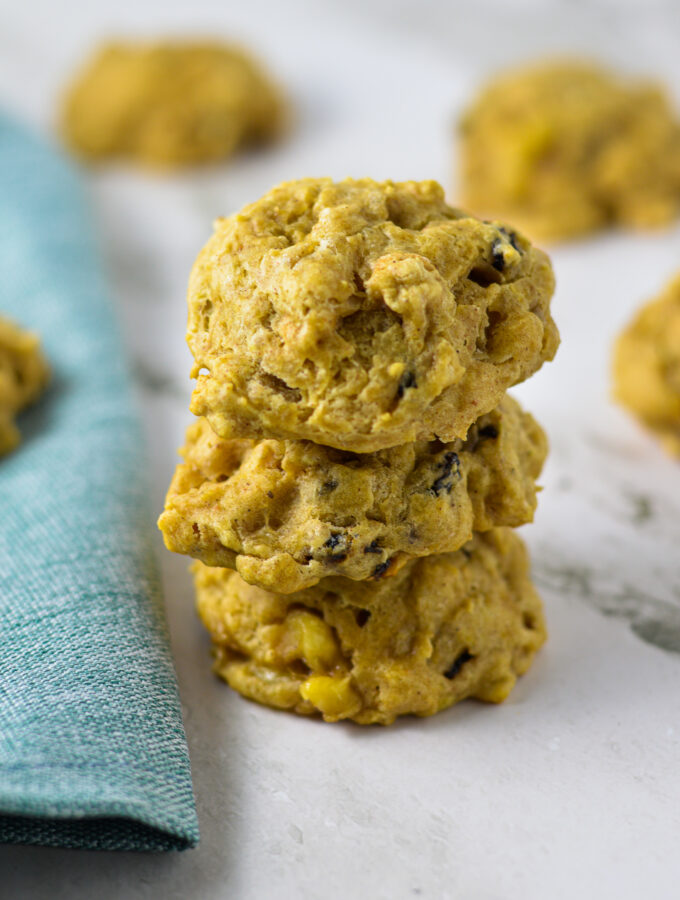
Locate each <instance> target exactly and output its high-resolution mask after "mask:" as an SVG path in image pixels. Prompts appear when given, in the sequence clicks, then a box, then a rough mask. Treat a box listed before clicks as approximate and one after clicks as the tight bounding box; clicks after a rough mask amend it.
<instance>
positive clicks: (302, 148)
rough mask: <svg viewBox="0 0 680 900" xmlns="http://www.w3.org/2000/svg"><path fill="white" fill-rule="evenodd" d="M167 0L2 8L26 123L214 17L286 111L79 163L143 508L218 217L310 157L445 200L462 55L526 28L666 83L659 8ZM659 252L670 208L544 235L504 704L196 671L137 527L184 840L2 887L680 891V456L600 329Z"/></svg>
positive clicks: (486, 49) (188, 628)
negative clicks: (406, 181)
mask: <svg viewBox="0 0 680 900" xmlns="http://www.w3.org/2000/svg"><path fill="white" fill-rule="evenodd" d="M187 6H188V5H186V4H185V5H183V6H180V4H173V3H171V2H165V3H161V2H159V0H154V2H149V3H144V4H142V3H136V4H135V3H132V2H130V0H125V2H118V3H116V4H115V7H114V5H113V4H111V5H109V6H108V7H107V6H105V5H103V4H92V3H89V4H86V3H84V2H74V3H71V4H65V5H64V8H63V9H62V8H60V10H59V12H57V8H56V6H55V4H53V3H48V2H43V3H29V4H25V5H24V6H20V5H17V4H13V5H12V6H11V8H10V5H9V3H7V2H4V3H3V4H2V5H0V101H1V102H2V104H3V105H5V106H6V107H9V108H11V109H14V110H15V111H17V112H19V113H20V114H21V115H23V116H24V117H26V118H27V119H29V120H31V121H33V122H34V123H35V124H37V125H38V127H40V128H42V129H45V130H47V129H48V128H49V127H50V122H51V118H52V115H53V109H54V104H55V98H56V96H57V94H58V89H59V86H60V85H61V84H62V82H63V79H64V78H65V77H66V75H67V73H68V72H69V71H70V69H71V68H72V67H73V65H74V63H76V62H77V60H78V58H79V57H80V56H81V55H82V54H83V53H84V52H85V51H86V50H87V49H88V47H89V46H90V45H91V44H92V42H93V41H94V40H95V38H96V37H97V36H99V35H102V34H107V33H111V32H117V33H119V34H128V33H144V34H156V33H162V32H169V31H182V30H187V29H189V30H190V31H192V32H194V33H195V32H199V33H200V32H204V33H205V32H215V31H217V32H220V33H223V34H225V35H236V36H238V37H241V38H242V39H244V40H246V41H248V42H249V43H250V44H252V45H253V46H254V47H255V48H257V49H259V50H260V51H261V52H262V53H263V54H264V55H265V56H267V57H268V58H269V60H270V65H271V67H272V69H273V70H275V71H276V72H278V73H279V74H280V76H281V77H282V79H283V80H284V81H285V82H286V83H287V84H288V86H289V88H290V91H291V93H292V95H293V98H294V101H295V104H296V108H297V111H298V121H297V125H296V128H295V131H294V132H293V133H292V135H291V137H290V139H289V141H288V142H287V143H285V144H282V145H281V147H279V148H272V149H271V150H267V151H262V152H258V153H257V154H255V155H253V156H249V157H243V158H241V159H239V160H238V161H235V162H234V163H233V164H230V165H229V166H225V167H223V168H219V169H215V170H211V171H209V172H204V173H201V174H197V175H195V176H181V177H173V178H169V177H168V178H160V177H146V176H141V175H138V174H134V173H131V172H129V171H125V170H117V171H109V172H105V173H101V174H98V175H92V176H89V178H90V184H91V188H92V195H93V200H94V206H95V212H96V217H97V222H98V225H99V229H100V233H101V241H102V248H103V252H104V256H105V259H106V263H107V266H108V269H109V272H110V275H111V280H112V285H113V292H114V296H115V299H116V302H117V304H118V306H119V308H120V312H121V318H122V321H123V323H124V328H125V332H126V335H127V339H128V346H129V350H130V355H131V358H132V360H133V363H134V365H135V369H136V372H137V374H138V383H139V391H140V399H141V402H142V404H143V409H144V413H145V421H146V424H147V433H148V437H149V453H150V459H151V476H152V492H153V493H152V498H153V505H154V510H155V511H157V510H158V509H159V508H160V506H161V503H162V497H163V493H164V490H165V487H166V485H167V482H168V479H169V477H170V473H171V471H172V467H173V465H174V448H175V447H176V446H177V445H178V444H179V442H180V440H181V436H182V432H183V429H184V426H185V425H186V423H187V421H188V418H189V414H188V412H187V411H186V406H187V403H188V396H189V391H190V383H189V381H188V369H189V357H188V353H187V351H186V349H185V346H184V341H183V330H184V319H185V307H184V292H185V284H186V279H187V275H188V271H189V268H190V265H191V263H192V260H193V258H194V256H195V254H196V252H197V250H198V249H199V247H200V246H201V245H202V243H203V242H204V241H205V239H206V238H207V236H208V234H209V231H210V222H211V219H212V218H213V217H214V216H216V215H218V214H225V213H229V212H232V211H233V210H235V209H237V208H238V207H239V206H241V205H242V204H243V203H244V202H246V201H248V200H251V199H254V198H255V197H257V196H259V195H260V194H261V193H262V192H263V191H264V190H266V189H267V188H268V187H270V186H271V185H273V184H274V183H276V182H278V181H280V180H283V179H286V178H292V177H296V176H302V175H307V174H330V175H334V176H343V175H348V174H349V175H356V176H358V175H363V174H370V175H372V176H375V177H380V178H383V177H392V178H424V177H434V178H437V179H439V180H441V181H442V182H443V183H444V184H446V185H447V186H448V187H449V189H450V192H451V197H452V199H455V189H454V187H453V185H452V164H451V150H450V126H451V122H452V121H453V119H454V117H455V114H456V113H457V112H458V111H459V110H460V108H461V103H462V102H463V99H464V98H465V97H466V96H467V95H468V94H469V91H470V90H471V87H472V86H473V85H474V83H475V81H476V80H477V79H478V77H479V76H480V75H481V74H482V73H484V72H486V71H488V70H489V69H491V68H493V67H494V66H496V65H498V64H499V63H502V62H506V61H508V60H512V59H516V58H520V57H522V56H531V55H536V54H539V53H541V52H543V51H544V50H545V49H546V48H548V49H550V50H565V49H581V50H583V51H589V52H594V51H595V50H598V51H599V52H600V53H601V55H603V56H604V57H605V58H607V59H611V60H612V61H614V62H617V63H619V64H620V65H625V66H627V67H629V68H632V69H635V70H638V71H646V72H649V73H651V74H655V73H656V74H658V75H661V76H664V77H666V78H667V79H668V80H669V81H672V80H673V79H674V80H675V83H679V82H680V79H678V75H679V74H680V64H679V62H678V60H679V59H680V57H679V55H678V34H679V32H678V30H677V29H676V28H675V27H674V26H675V24H676V23H675V21H674V6H673V5H672V4H670V3H669V4H654V3H642V2H633V0H628V2H626V3H617V4H615V3H614V2H613V0H612V2H600V3H598V4H595V5H585V4H583V5H582V4H576V3H567V2H562V3H560V2H552V3H540V2H539V0H533V2H532V0H523V2H516V3H513V4H512V5H510V4H507V3H506V4H503V3H501V2H498V3H489V2H481V3H477V4H475V7H474V9H473V10H472V11H470V10H467V9H466V8H465V7H464V6H462V5H455V4H452V3H446V2H440V3H430V4H428V3H421V4H416V3H415V2H414V0H413V2H412V0H397V2H388V0H373V2H372V3H361V2H359V0H352V2H347V3H344V4H343V3H341V2H340V0H336V2H331V3H326V4H323V3H319V2H317V3H314V4H312V3H306V2H305V3H303V2H300V0H290V2H287V3H285V4H281V3H275V2H271V3H265V2H264V0H249V2H248V3H247V4H243V5H242V6H241V5H238V6H237V5H236V4H232V5H228V4H224V3H212V4H211V3H208V2H205V0H194V2H193V3H192V4H191V5H190V9H188V8H187ZM679 251H680V227H676V228H673V229H671V230H668V231H665V232H662V233H656V234H651V235H626V234H610V235H605V236H603V237H599V238H596V239H593V240H590V241H587V242H579V243H574V244H571V245H569V246H566V247H561V248H559V249H558V248H555V249H554V252H552V255H553V260H554V264H555V268H556V272H557V278H558V291H557V295H556V297H555V304H554V309H555V316H556V319H557V321H558V324H559V325H560V328H561V331H562V335H563V346H562V348H561V350H560V351H559V354H558V357H557V359H556V361H555V362H554V363H553V364H552V365H550V366H546V367H545V368H544V370H543V371H542V372H540V373H539V374H538V375H536V376H535V377H534V378H533V379H532V380H531V382H530V383H527V384H526V385H523V386H521V387H520V388H518V389H517V390H516V394H517V395H518V396H519V397H520V398H521V399H522V400H523V401H524V402H525V403H526V405H527V406H528V408H529V409H530V410H531V411H532V412H533V413H534V414H535V415H536V417H537V418H538V419H539V420H540V421H541V422H542V423H543V424H544V425H545V427H546V428H547V430H548V432H549V435H550V438H551V443H552V455H551V458H550V461H549V464H548V467H547V469H546V472H545V476H544V479H543V483H544V485H545V491H544V493H543V494H542V495H541V498H540V507H539V512H538V515H537V517H536V521H535V523H534V524H533V525H532V526H529V527H527V528H526V529H524V535H525V537H526V538H527V540H528V542H529V544H530V545H531V548H532V552H533V558H534V570H535V575H536V580H537V582H538V584H539V586H540V589H541V592H542V594H543V596H544V599H545V602H546V606H547V612H548V621H549V627H550V640H549V642H548V644H547V645H546V647H545V649H544V650H543V651H542V652H541V654H540V656H539V658H538V660H537V662H536V664H535V666H534V667H533V669H532V670H531V671H530V673H529V674H528V675H527V676H526V677H525V678H523V679H522V680H521V682H520V684H519V685H518V687H517V689H516V690H515V692H514V693H513V694H512V696H511V698H510V699H509V700H508V702H507V703H506V704H504V705H503V706H501V707H488V706H483V705H481V704H475V703H466V704H463V705H461V706H459V707H457V708H454V709H452V710H450V711H448V712H445V713H443V714H441V715H439V716H437V717H435V718H433V719H429V720H423V721H418V720H416V721H405V722H403V723H400V724H397V725H396V726H394V727H393V728H391V729H379V728H375V729H363V730H362V729H360V728H358V727H352V726H349V725H336V726H328V725H324V724H321V723H319V722H315V721H306V720H300V719H297V718H294V717H289V716H286V715H284V714H280V713H276V712H274V711H271V710H268V709H263V708H260V707H257V706H255V705H253V704H250V703H247V702H246V701H244V700H242V699H241V698H239V697H238V696H237V695H235V694H233V693H232V692H231V691H230V690H229V689H228V688H227V687H226V686H224V685H223V684H222V683H221V682H219V681H217V680H216V679H215V678H214V677H213V676H212V675H211V674H210V671H209V666H208V642H207V639H206V638H205V636H204V634H203V632H202V629H201V627H200V626H199V624H198V622H197V620H196V618H195V615H194V613H193V609H192V597H191V590H190V584H189V579H188V576H187V574H186V562H185V560H184V559H182V558H178V557H172V556H171V555H170V554H168V553H165V552H164V551H163V549H162V546H161V541H160V538H159V540H158V553H159V559H160V560H161V563H162V569H163V577H164V583H165V588H166V597H167V604H168V614H169V619H170V626H171V632H172V640H173V649H174V653H175V659H176V664H177V671H178V677H179V683H180V690H181V694H182V699H183V704H184V710H185V721H186V726H187V732H188V737H189V743H190V750H191V756H192V762H193V771H194V776H195V786H196V793H197V798H198V805H199V816H200V822H201V829H202V841H201V844H200V846H199V847H198V848H197V849H196V850H193V851H189V852H186V853H184V854H177V855H165V856H151V855H135V854H97V853H86V852H72V851H59V850H46V849H36V848H16V847H3V848H0V896H2V897H8V898H16V897H20V898H23V897H28V898H48V897H49V898H50V900H79V898H83V900H84V898H90V897H98V898H101V900H105V898H112V900H114V898H115V900H123V898H125V900H127V898H137V897H143V898H157V897H163V898H171V900H174V898H177V900H179V898H186V897H192V898H193V897H196V898H199V900H203V898H205V900H213V898H215V900H217V898H227V897H228V898H230V900H241V898H248V900H249V898H270V897H271V898H289V897H290V898H318V897H323V898H324V900H335V898H338V900H340V898H343V900H345V898H348V897H352V898H353V897H357V898H371V900H373V898H376V900H378V898H388V900H392V898H406V897H429V898H449V897H450V898H456V900H458V898H464V900H506V898H519V897H521V898H523V900H534V898H535V900H545V898H546V897H550V898H551V900H552V898H573V897H582V898H591V897H592V898H605V897H616V898H617V900H638V898H639V897H641V896H645V897H654V898H655V900H657V898H671V897H677V896H678V883H679V879H680V856H679V855H678V849H677V848H678V838H679V836H680V774H679V771H680V770H679V766H678V763H679V760H680V691H679V690H678V683H679V681H680V552H679V550H678V548H679V547H680V467H679V466H678V464H677V463H673V462H672V461H670V460H669V459H667V458H665V457H664V456H663V454H662V453H661V451H660V450H659V449H658V447H657V446H656V445H655V444H654V442H653V441H652V440H650V439H649V438H648V437H647V436H645V435H644V434H643V433H641V432H640V431H639V430H638V429H637V427H636V426H635V425H634V424H633V423H632V422H631V421H629V419H628V418H627V417H626V415H625V414H624V413H623V412H621V411H620V410H618V409H617V408H615V407H613V406H612V405H611V404H610V402H609V400H608V390H609V384H608V366H609V354H610V346H611V341H612V338H613V336H614V335H615V333H616V331H617V329H618V328H619V327H620V326H621V325H622V323H623V322H624V321H625V320H626V319H627V318H628V317H629V315H630V314H631V311H632V310H633V309H634V308H635V307H636V305H638V304H639V303H640V302H641V301H642V300H643V299H645V298H647V297H649V296H651V295H653V294H654V292H655V291H657V290H658V288H659V287H660V286H661V285H662V284H663V282H664V281H665V280H666V279H667V277H669V276H670V275H671V274H672V273H673V272H674V271H675V269H676V268H678V262H679V256H680V253H679ZM149 522H150V527H151V528H152V527H153V519H152V516H151V515H150V518H149ZM662 648H665V649H662Z"/></svg>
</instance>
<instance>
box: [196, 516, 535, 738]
mask: <svg viewBox="0 0 680 900" xmlns="http://www.w3.org/2000/svg"><path fill="white" fill-rule="evenodd" d="M193 571H194V578H195V584H196V593H197V602H198V611H199V614H200V616H201V618H202V620H203V622H204V624H205V625H206V627H207V629H208V631H209V632H210V635H211V637H212V640H213V643H214V647H215V657H216V658H215V670H216V672H217V674H218V675H220V676H221V677H223V678H224V679H225V680H226V681H227V682H228V683H229V684H230V685H231V687H232V688H234V689H235V690H237V691H239V692H240V693H241V694H243V695H244V696H246V697H249V698H250V699H252V700H256V701H258V702H260V703H264V704H266V705H268V706H274V707H279V708H282V709H288V710H291V711H293V712H296V713H300V714H303V715H311V714H315V713H316V714H319V713H320V714H321V715H322V716H323V718H324V719H325V720H326V721H330V722H333V721H337V720H339V719H353V720H354V721H355V722H359V723H361V724H370V723H380V724H384V725H388V724H390V723H391V722H393V721H394V720H395V718H396V717H397V716H400V715H406V714H409V713H410V714H415V715H418V716H428V715H432V714H434V713H436V712H438V711H440V710H442V709H445V708H446V707H447V706H451V705H452V704H454V703H457V702H458V701H459V700H463V699H465V698H466V697H475V698H477V699H479V700H486V701H489V702H494V703H498V702H500V701H502V700H504V699H505V698H506V697H507V696H508V694H509V693H510V691H511V690H512V688H513V687H514V685H515V682H516V680H517V676H519V675H522V674H523V673H524V672H526V671H527V669H528V668H529V666H530V665H531V662H532V660H533V657H534V654H535V653H536V651H537V650H538V649H539V647H540V646H541V644H543V642H544V640H545V637H546V632H545V623H544V618H543V608H542V605H541V601H540V599H539V597H538V595H537V594H536V591H535V590H534V587H533V585H532V583H531V581H530V578H529V560H528V556H527V552H526V548H525V546H524V543H523V542H522V540H521V538H519V537H518V536H517V535H516V534H515V533H514V532H513V531H512V530H511V529H509V528H496V529H493V530H491V531H488V532H485V533H479V534H476V535H475V536H474V537H473V539H472V540H471V541H470V542H469V543H467V544H466V545H465V546H464V547H463V548H462V549H461V550H458V551H457V552H455V553H442V554H437V555H434V556H428V557H423V558H420V559H414V560H411V561H409V562H408V563H406V565H404V567H403V568H402V569H401V570H400V571H399V572H397V573H396V574H395V575H393V576H391V577H389V578H385V579H382V580H380V581H363V582H357V581H352V580H350V579H348V578H343V577H341V576H337V577H330V578H325V579H323V580H322V581H321V582H319V584H317V585H315V586H314V587H310V588H306V589H305V590H302V591H298V592H297V593H293V594H276V593H272V592H270V591H266V590H263V589H262V588H258V587H255V586H253V585H249V584H247V583H246V582H245V581H243V580H242V579H241V577H240V576H239V575H238V574H237V573H236V572H234V571H231V570H230V569H224V568H212V567H209V566H205V565H203V564H202V563H195V565H194V568H193Z"/></svg>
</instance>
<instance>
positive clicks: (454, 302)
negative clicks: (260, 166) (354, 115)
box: [187, 179, 559, 453]
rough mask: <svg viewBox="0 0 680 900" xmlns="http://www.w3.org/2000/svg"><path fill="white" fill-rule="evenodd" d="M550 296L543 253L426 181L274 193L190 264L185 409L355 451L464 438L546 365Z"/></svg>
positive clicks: (256, 434) (226, 429)
mask: <svg viewBox="0 0 680 900" xmlns="http://www.w3.org/2000/svg"><path fill="white" fill-rule="evenodd" d="M553 287H554V279H553V274H552V269H551V266H550V262H549V260H548V258H547V257H546V256H545V254H543V253H542V252H541V251H540V250H536V249H535V248H533V247H532V246H531V244H529V242H528V241H527V240H526V239H525V238H524V237H522V236H520V235H519V234H517V233H515V232H514V231H512V230H510V229H506V228H504V227H503V226H502V225H499V224H491V223H487V222H482V221H480V220H479V219H475V218H473V217H471V216H469V215H467V214H465V213H463V212H460V211H459V210H455V209H452V208H451V207H450V206H447V204H446V203H445V202H444V196H443V192H442V189H441V187H440V186H439V185H438V184H437V183H436V182H433V181H425V182H420V183H417V182H404V183H393V182H389V181H387V182H382V183H378V182H375V181H372V180H370V179H363V180H358V181H354V180H351V179H347V180H346V181H342V182H340V183H333V182H332V181H331V180H330V179H304V180H301V181H293V182H289V183H286V184H282V185H280V186H279V187H277V188H275V189H274V190H272V191H270V192H269V193H268V194H266V195H265V196H264V197H263V198H262V199H261V200H259V201H257V202H256V203H253V204H251V205H250V206H247V207H246V208H245V209H244V210H243V211H242V212H240V213H238V214H236V215H234V216H231V217H230V218H228V219H222V220H218V222H217V224H216V230H215V234H214V235H213V237H212V238H211V239H210V240H209V241H208V243H207V245H206V246H205V248H204V249H203V251H202V252H201V254H200V255H199V257H198V259H197V261H196V264H195V266H194V269H193V272H192V275H191V280H190V285H189V329H188V335H187V337H188V342H189V346H190V348H191V351H192V353H193V356H194V359H195V366H194V369H193V373H192V374H193V375H194V377H197V378H198V381H197V385H196V388H195V391H194V395H193V400H192V406H191V409H192V412H194V413H195V414H196V415H202V416H206V418H207V419H208V420H209V422H210V424H211V426H212V428H213V429H214V431H216V432H217V433H218V434H219V435H220V436H221V437H224V438H243V437H248V438H263V437H274V438H279V439H306V440H311V441H314V442H316V443H319V444H324V445H326V446H329V447H335V448H338V449H341V450H350V451H353V452H359V453H366V452H372V451H375V450H381V449H385V448H388V447H394V446H397V445H399V444H404V443H407V442H410V441H414V440H433V439H435V438H438V439H440V440H442V441H452V440H455V439H456V438H464V437H465V435H466V433H467V430H468V428H469V427H470V425H471V424H472V423H473V422H474V421H475V419H477V418H479V416H480V415H483V414H484V413H486V412H489V411H490V410H491V409H493V408H494V407H495V406H497V404H498V403H499V402H500V400H501V398H502V397H503V394H504V393H505V391H506V390H507V389H508V388H509V387H511V386H512V385H513V384H516V383H517V382H519V381H522V380H523V379H525V378H528V377H529V375H531V374H532V373H533V372H535V371H536V370H537V369H538V368H539V367H540V366H541V365H542V363H543V362H544V361H545V360H549V359H552V357H553V355H554V353H555V350H556V348H557V345H558V342H559V337H558V333H557V329H556V327H555V324H554V322H553V320H552V318H551V316H550V308H549V306H550V297H551V295H552V292H553Z"/></svg>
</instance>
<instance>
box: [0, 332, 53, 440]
mask: <svg viewBox="0 0 680 900" xmlns="http://www.w3.org/2000/svg"><path fill="white" fill-rule="evenodd" d="M48 377H49V369H48V366H47V363H46V361H45V357H44V356H43V354H42V351H41V349H40V341H39V339H38V337H37V335H35V334H33V333H32V332H29V331H24V330H23V329H21V328H19V327H18V326H16V325H15V324H13V323H12V322H10V321H9V320H8V319H4V318H3V317H2V316H0V455H2V454H3V453H9V451H10V450H13V449H14V448H15V447H16V446H17V444H18V443H19V441H20V435H19V429H18V428H17V426H16V424H15V421H14V419H15V417H16V415H17V413H19V412H21V410H22V409H24V407H26V406H28V405H29V404H30V403H33V402H34V400H36V399H37V398H38V396H39V395H40V394H41V393H42V391H43V389H44V387H45V385H46V384H47V380H48Z"/></svg>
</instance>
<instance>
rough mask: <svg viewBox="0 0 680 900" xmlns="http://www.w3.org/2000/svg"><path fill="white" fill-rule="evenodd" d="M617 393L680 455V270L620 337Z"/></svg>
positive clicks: (615, 391) (615, 355)
mask: <svg viewBox="0 0 680 900" xmlns="http://www.w3.org/2000/svg"><path fill="white" fill-rule="evenodd" d="M614 395H615V397H616V399H617V400H618V401H619V402H620V403H622V404H623V405H624V406H626V407H628V409H630V410H631V412H632V413H633V414H634V415H635V416H636V417H637V418H638V419H639V420H640V421H641V422H642V423H643V424H644V425H646V426H647V427H648V428H649V429H650V430H651V431H652V432H654V434H656V435H657V436H658V437H659V438H660V439H661V441H662V443H663V444H664V445H665V447H666V448H667V449H668V450H669V452H671V453H673V454H674V455H676V456H680V274H679V275H677V276H676V277H675V278H674V279H673V281H671V283H670V284H669V285H668V287H667V288H666V289H665V290H664V291H663V293H662V294H661V295H660V296H659V297H657V298H656V299H654V300H652V301H651V302H649V303H647V304H646V305H645V306H643V307H642V309H641V310H639V312H638V313H637V315H636V316H635V317H634V319H633V320H632V322H631V323H630V324H629V325H628V326H627V327H626V328H625V329H624V331H623V332H622V334H621V335H620V337H619V338H618V340H617V342H616V346H615V349H614Z"/></svg>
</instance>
